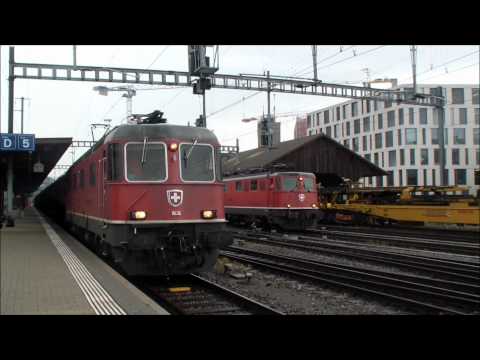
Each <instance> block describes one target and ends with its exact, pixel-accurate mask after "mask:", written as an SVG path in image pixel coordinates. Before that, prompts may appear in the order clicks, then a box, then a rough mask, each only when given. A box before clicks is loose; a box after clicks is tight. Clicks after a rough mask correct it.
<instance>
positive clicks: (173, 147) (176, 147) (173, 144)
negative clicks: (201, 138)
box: [169, 143, 178, 151]
mask: <svg viewBox="0 0 480 360" xmlns="http://www.w3.org/2000/svg"><path fill="white" fill-rule="evenodd" d="M169 149H170V151H177V149H178V144H177V143H171V144H170V146H169Z"/></svg>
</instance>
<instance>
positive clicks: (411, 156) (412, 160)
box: [410, 149, 415, 165]
mask: <svg viewBox="0 0 480 360" xmlns="http://www.w3.org/2000/svg"><path fill="white" fill-rule="evenodd" d="M410 165H415V149H410Z"/></svg>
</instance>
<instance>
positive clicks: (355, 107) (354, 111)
mask: <svg viewBox="0 0 480 360" xmlns="http://www.w3.org/2000/svg"><path fill="white" fill-rule="evenodd" d="M357 115H358V102H353V103H352V117H355V116H357Z"/></svg>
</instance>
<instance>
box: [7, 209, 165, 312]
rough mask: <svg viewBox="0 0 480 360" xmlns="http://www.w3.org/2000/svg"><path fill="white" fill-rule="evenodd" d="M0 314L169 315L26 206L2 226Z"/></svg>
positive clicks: (76, 242) (98, 259)
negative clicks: (21, 213)
mask: <svg viewBox="0 0 480 360" xmlns="http://www.w3.org/2000/svg"><path fill="white" fill-rule="evenodd" d="M0 285H1V286H0V314H1V315H16V314H29V315H36V314H44V315H47V314H58V315H73V314H78V315H90V314H91V315H94V314H138V315H149V314H152V315H153V314H155V315H160V314H167V312H166V311H165V310H164V309H163V308H161V307H160V306H159V305H158V304H156V303H154V302H153V301H152V300H151V299H149V298H148V297H147V296H145V295H144V294H143V293H142V292H140V291H139V290H138V289H137V288H135V287H134V286H133V285H132V284H130V283H129V282H128V281H127V280H126V279H125V278H124V277H122V276H121V275H120V274H118V273H117V272H116V271H114V270H113V269H112V268H111V267H110V266H108V265H107V264H106V263H104V262H103V261H102V260H101V259H100V258H98V257H97V256H96V255H95V254H93V253H92V252H91V251H90V250H89V249H87V248H86V247H85V246H83V245H82V244H81V243H79V242H78V241H77V240H76V239H74V238H73V237H71V236H70V235H69V234H68V233H66V232H65V231H64V230H63V229H61V228H59V227H58V226H57V225H55V224H52V223H51V222H49V221H47V220H46V219H45V218H43V217H42V216H41V215H40V214H39V213H37V211H36V210H34V209H27V210H26V211H25V215H24V217H23V218H17V219H16V223H15V227H8V228H6V227H3V228H2V229H1V230H0Z"/></svg>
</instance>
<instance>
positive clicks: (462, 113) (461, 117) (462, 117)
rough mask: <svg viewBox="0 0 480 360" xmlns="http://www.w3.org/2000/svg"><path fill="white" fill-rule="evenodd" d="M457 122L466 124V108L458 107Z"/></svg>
mask: <svg viewBox="0 0 480 360" xmlns="http://www.w3.org/2000/svg"><path fill="white" fill-rule="evenodd" d="M458 122H459V123H460V125H466V124H467V108H459V109H458Z"/></svg>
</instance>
